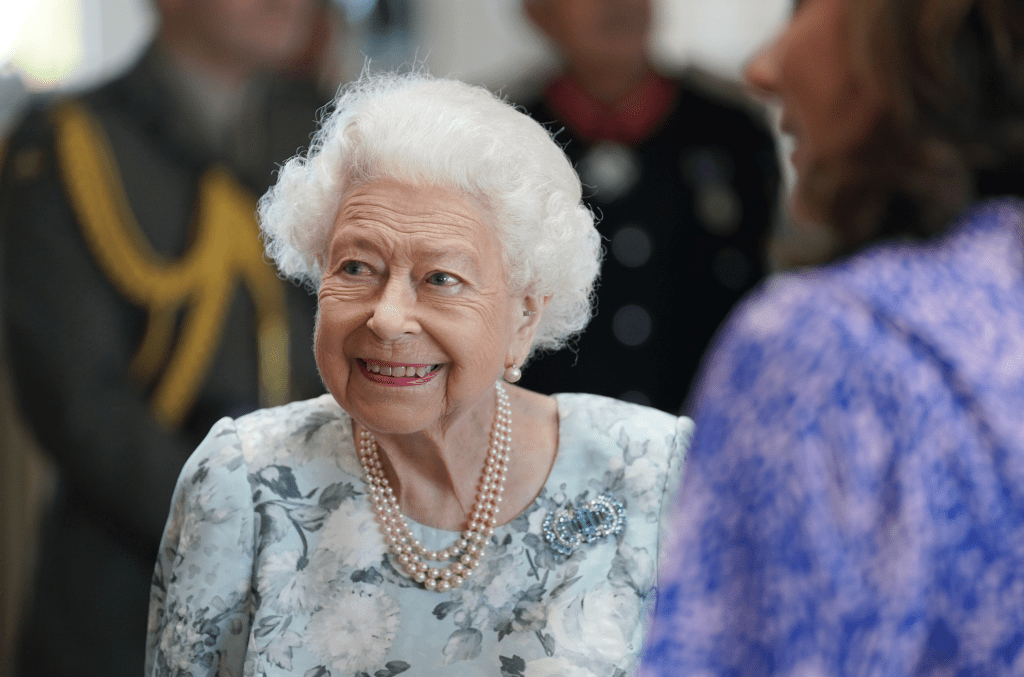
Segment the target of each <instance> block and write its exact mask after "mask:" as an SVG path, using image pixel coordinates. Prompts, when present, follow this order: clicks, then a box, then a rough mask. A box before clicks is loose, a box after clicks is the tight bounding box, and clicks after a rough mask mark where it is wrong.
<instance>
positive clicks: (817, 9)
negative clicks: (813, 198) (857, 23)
mask: <svg viewBox="0 0 1024 677" xmlns="http://www.w3.org/2000/svg"><path fill="white" fill-rule="evenodd" d="M849 7H850V0H798V2H797V5H796V8H795V9H794V11H793V15H792V16H791V17H790V19H789V22H788V23H787V24H786V26H785V28H784V29H783V31H782V33H781V34H780V35H779V36H778V37H777V38H776V39H775V40H774V41H773V42H772V43H771V44H770V45H768V47H766V48H765V49H764V50H762V51H761V52H760V53H758V54H757V55H756V56H755V57H754V58H753V59H752V60H751V61H750V63H749V64H747V68H746V71H745V73H744V75H745V77H746V79H747V81H748V82H749V83H750V84H751V85H752V86H753V87H754V88H756V89H757V90H760V92H763V93H764V94H765V95H766V97H768V98H769V99H770V100H771V101H772V102H773V103H777V104H779V105H781V107H782V131H783V132H784V133H786V134H789V135H791V136H792V137H793V138H794V140H795V142H796V149H795V151H794V152H793V155H792V161H793V165H794V168H795V169H796V173H797V185H796V188H795V190H794V191H793V195H792V198H791V200H792V201H791V205H790V207H791V210H792V211H793V212H794V214H795V215H796V216H798V217H804V218H807V217H810V218H815V217H819V216H820V215H817V214H812V213H809V210H808V208H807V204H806V202H805V201H804V199H803V196H804V189H805V187H806V183H807V181H808V178H809V177H810V175H811V172H813V171H814V170H815V168H816V167H817V166H819V165H820V163H822V162H827V161H831V160H835V159H837V158H842V157H844V156H848V155H849V154H850V153H852V152H853V151H854V150H855V149H856V148H857V147H858V146H859V145H860V144H861V143H862V142H863V141H864V140H865V139H866V138H867V136H868V134H869V133H870V132H871V130H872V128H873V127H874V125H875V123H876V122H877V120H878V119H879V116H880V114H881V111H882V106H881V103H880V102H879V101H878V98H877V96H876V95H875V94H874V93H873V91H872V90H871V88H869V87H868V86H867V83H866V79H865V77H864V75H863V74H860V73H858V72H857V70H856V69H855V67H854V64H853V61H852V51H851V45H850V30H849V28H850V26H849V24H850V21H849V16H848V12H849Z"/></svg>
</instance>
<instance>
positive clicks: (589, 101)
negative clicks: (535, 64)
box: [544, 72, 678, 146]
mask: <svg viewBox="0 0 1024 677" xmlns="http://www.w3.org/2000/svg"><path fill="white" fill-rule="evenodd" d="M677 90H678V85H677V84H676V83H675V82H673V81H672V80H670V79H668V78H666V77H665V76H663V75H659V74H658V73H654V72H651V73H649V74H648V75H647V76H646V77H645V78H644V79H643V80H641V81H640V82H639V83H638V84H637V85H636V86H635V87H634V88H633V89H631V90H630V91H629V92H628V93H626V94H625V95H624V96H622V97H620V98H619V100H618V101H616V102H614V103H613V104H610V105H609V104H606V103H604V102H602V101H599V100H597V99H596V98H594V97H593V96H591V95H590V94H589V93H588V92H587V91H586V90H585V89H584V88H583V86H582V85H581V84H580V83H579V82H577V81H576V80H575V79H574V78H573V77H572V76H569V75H563V76H561V77H559V78H558V79H556V80H554V81H553V82H552V83H550V84H549V85H548V86H547V87H546V88H545V89H544V96H545V98H546V99H547V101H548V104H549V105H550V106H551V109H552V111H553V112H554V113H555V115H557V116H558V117H559V119H561V120H562V121H563V122H564V123H565V124H566V125H568V126H569V127H570V129H572V131H573V133H574V134H575V135H576V136H577V137H579V138H580V139H582V140H583V141H585V142H587V143H592V142H594V141H597V140H607V141H616V142H619V143H622V144H625V145H627V146H635V145H636V144H638V143H640V142H641V141H643V140H644V139H645V138H647V137H648V136H650V134H651V133H652V132H654V130H655V129H656V128H657V127H658V125H659V124H660V123H661V122H662V121H663V120H664V119H665V118H666V117H667V115H668V113H669V111H670V110H671V108H672V104H673V102H674V101H675V98H676V93H677Z"/></svg>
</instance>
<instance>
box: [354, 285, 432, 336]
mask: <svg viewBox="0 0 1024 677" xmlns="http://www.w3.org/2000/svg"><path fill="white" fill-rule="evenodd" d="M415 314H416V292H415V290H414V289H413V288H412V287H411V286H410V285H409V284H408V281H407V280H403V279H401V278H399V277H397V276H393V277H391V278H390V279H389V280H388V281H387V283H386V284H385V285H384V289H383V290H382V291H381V294H380V296H379V297H378V298H377V301H376V303H375V304H374V306H373V313H372V314H371V315H370V319H368V320H367V321H366V326H367V327H369V328H370V331H372V332H373V333H374V334H376V335H377V336H378V337H379V338H380V339H381V340H384V341H395V340H397V339H399V338H401V337H402V336H403V335H405V334H416V333H418V332H419V323H418V322H417V321H416V319H415Z"/></svg>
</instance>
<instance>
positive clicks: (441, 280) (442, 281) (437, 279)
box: [427, 272, 459, 287]
mask: <svg viewBox="0 0 1024 677" xmlns="http://www.w3.org/2000/svg"><path fill="white" fill-rule="evenodd" d="M458 281H459V280H458V278H457V277H455V276H454V275H450V274H448V273H441V272H438V273H431V274H430V275H428V276H427V282H429V283H430V284H432V285H435V286H438V287H446V286H449V285H452V284H455V283H456V282H458Z"/></svg>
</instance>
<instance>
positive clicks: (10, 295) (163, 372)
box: [0, 0, 329, 677]
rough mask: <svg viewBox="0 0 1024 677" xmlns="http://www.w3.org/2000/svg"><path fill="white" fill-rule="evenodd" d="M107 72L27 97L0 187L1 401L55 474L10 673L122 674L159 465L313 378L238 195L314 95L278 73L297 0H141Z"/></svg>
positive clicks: (303, 118) (304, 28) (303, 388)
mask: <svg viewBox="0 0 1024 677" xmlns="http://www.w3.org/2000/svg"><path fill="white" fill-rule="evenodd" d="M156 5H157V9H158V10H159V12H160V15H161V19H162V22H161V24H160V27H159V31H158V35H157V37H156V39H155V41H154V43H153V45H152V47H151V48H150V49H149V50H148V51H147V52H146V53H145V55H144V56H143V57H142V58H141V60H140V61H139V63H138V64H137V65H136V66H135V67H134V68H132V70H131V71H130V72H128V73H127V74H126V75H124V76H123V77H121V78H120V79H118V80H116V81H114V82H112V83H110V84H107V85H105V86H103V87H102V88H100V89H98V90H97V91H94V92H90V93H88V94H85V95H83V96H80V97H77V98H74V99H70V100H65V101H62V102H59V103H57V104H55V105H53V106H50V107H48V108H47V109H46V110H38V111H33V112H32V113H30V114H29V115H28V116H27V118H26V119H25V121H24V122H23V124H22V125H21V126H20V128H19V129H18V130H17V131H16V132H15V133H14V135H13V137H12V139H11V142H10V146H9V149H8V153H7V160H6V162H5V166H4V173H3V178H2V185H0V223H2V224H3V231H4V232H3V236H4V240H5V242H4V252H5V260H4V262H3V266H4V276H3V283H2V286H3V292H4V295H5V298H4V312H5V320H6V327H5V330H6V340H7V349H8V355H9V359H10V367H11V370H12V371H13V374H14V379H15V384H16V387H17V395H18V401H19V405H20V407H21V409H22V411H23V412H24V415H25V417H26V418H27V420H28V421H29V423H30V425H31V427H32V429H33V431H34V433H35V435H36V436H37V437H38V439H39V440H40V442H41V444H42V446H43V447H44V448H45V449H46V450H47V452H48V453H49V454H50V455H52V457H53V459H54V460H55V462H56V466H57V470H58V487H57V490H56V495H55V497H54V500H53V503H52V505H51V506H50V507H49V510H48V514H47V515H46V517H45V523H44V527H43V532H42V534H41V551H40V553H39V567H38V570H37V572H36V577H35V578H36V580H35V586H34V590H33V592H32V595H31V602H30V605H29V606H30V610H29V612H28V614H27V617H26V618H25V622H24V626H23V629H22V641H21V643H20V649H19V662H20V674H21V675H23V676H26V677H28V676H34V675H76V676H77V675H103V676H104V677H114V676H120V675H124V676H128V675H131V676H132V677H134V676H135V675H138V674H141V672H142V670H143V664H144V644H145V633H146V622H147V607H148V601H149V587H150V580H151V577H152V573H153V565H154V562H155V558H156V551H157V547H158V544H159V541H160V537H161V533H162V530H163V526H164V523H165V519H166V510H167V505H168V502H169V500H170V496H171V493H172V491H173V489H174V485H175V480H176V479H177V476H178V473H179V471H180V470H181V467H182V465H183V464H184V462H185V460H186V459H187V458H188V456H189V454H190V453H191V451H192V450H193V449H194V448H195V446H196V445H197V444H198V442H199V441H200V440H201V439H202V438H203V436H204V435H205V433H206V431H207V430H208V429H209V427H210V426H211V425H212V424H213V423H214V422H215V421H217V420H218V419H220V418H221V417H223V416H225V415H238V414H240V413H243V412H246V411H250V410H253V409H256V408H258V407H260V406H265V405H272V404H275V403H283V402H286V401H289V400H292V399H296V398H308V397H310V396H314V395H317V394H319V393H321V392H323V388H322V384H321V382H320V380H319V377H318V376H317V373H316V366H315V364H314V359H313V353H312V350H311V346H310V343H309V339H308V337H309V336H310V335H311V334H310V333H311V331H312V328H313V318H314V312H315V299H313V298H312V297H311V296H309V295H308V294H307V293H306V292H305V291H304V290H302V289H299V288H295V287H292V286H291V285H288V284H286V283H285V282H283V281H282V280H281V279H279V278H278V276H277V274H276V272H275V269H274V268H273V266H272V265H269V264H268V263H267V262H266V261H265V260H264V257H263V247H262V245H261V243H260V241H259V236H258V229H257V226H256V223H255V217H254V214H255V211H256V196H258V195H259V194H262V193H263V192H264V191H265V190H266V188H267V187H268V186H269V185H270V184H271V183H272V182H273V180H274V170H275V168H276V166H277V164H278V163H281V162H284V161H285V160H287V159H288V158H289V157H291V156H292V155H294V154H295V153H296V152H297V151H298V150H299V149H300V148H301V147H304V146H306V145H308V143H309V135H310V134H311V132H312V131H313V130H314V127H315V118H316V115H317V109H318V108H319V107H320V105H321V104H323V103H324V102H325V101H327V100H328V99H329V97H321V96H320V95H319V94H318V93H317V91H316V88H315V87H314V86H312V85H311V84H309V83H308V82H302V81H299V80H296V79H294V78H293V79H290V80H289V79H285V78H281V77H278V76H279V75H280V74H281V73H284V72H287V71H291V70H294V69H296V68H300V69H305V68H306V66H305V65H304V64H303V63H302V60H303V59H304V58H305V57H308V51H309V50H308V47H309V45H310V44H311V43H316V42H317V37H316V31H317V30H318V28H319V26H320V24H318V21H317V17H319V16H320V15H321V12H322V10H323V9H325V8H324V7H323V6H321V5H320V4H318V3H317V2H316V1H315V0H157V3H156Z"/></svg>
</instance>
